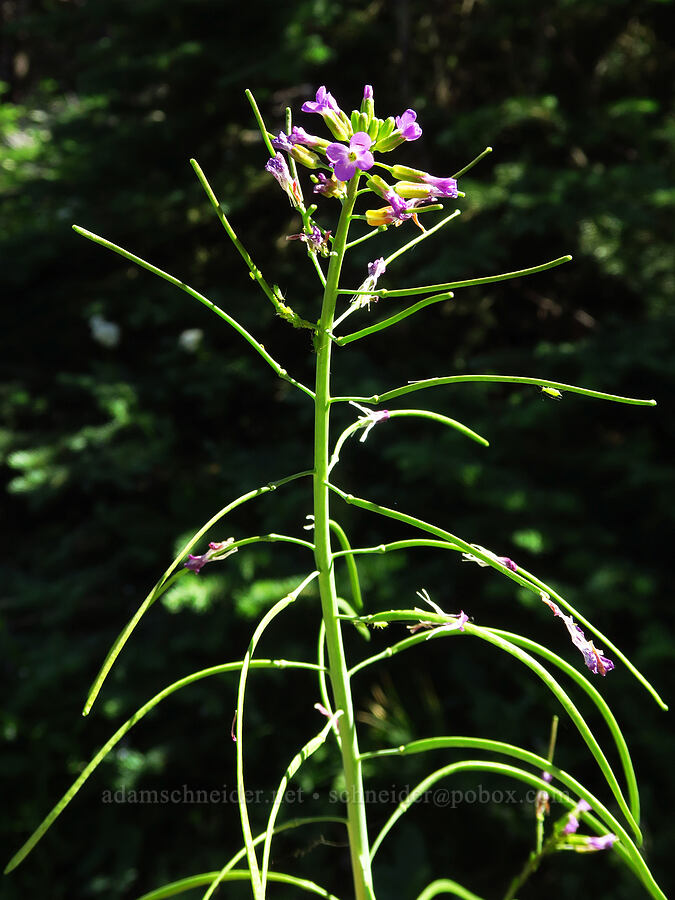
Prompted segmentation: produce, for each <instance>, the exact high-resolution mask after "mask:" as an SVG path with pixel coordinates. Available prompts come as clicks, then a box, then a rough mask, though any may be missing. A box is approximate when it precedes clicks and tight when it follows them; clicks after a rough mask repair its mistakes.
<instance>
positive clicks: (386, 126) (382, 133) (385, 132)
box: [377, 116, 396, 140]
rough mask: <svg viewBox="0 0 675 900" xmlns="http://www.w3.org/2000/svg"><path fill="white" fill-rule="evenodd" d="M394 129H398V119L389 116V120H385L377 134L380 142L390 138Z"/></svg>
mask: <svg viewBox="0 0 675 900" xmlns="http://www.w3.org/2000/svg"><path fill="white" fill-rule="evenodd" d="M394 128H396V119H395V118H394V117H393V116H389V118H388V119H385V120H384V122H382V124H381V125H380V130H379V131H378V133H377V137H378V140H384V138H388V137H389V135H390V134H391V133H392V131H393V130H394Z"/></svg>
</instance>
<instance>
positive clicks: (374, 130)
mask: <svg viewBox="0 0 675 900" xmlns="http://www.w3.org/2000/svg"><path fill="white" fill-rule="evenodd" d="M381 125H382V120H381V119H374V118H373V119H371V120H370V125H369V126H368V128H367V129H366V131H367V132H368V137H369V138H370V139H371V140H372V141H376V140H377V135H378V133H379V130H380V127H381Z"/></svg>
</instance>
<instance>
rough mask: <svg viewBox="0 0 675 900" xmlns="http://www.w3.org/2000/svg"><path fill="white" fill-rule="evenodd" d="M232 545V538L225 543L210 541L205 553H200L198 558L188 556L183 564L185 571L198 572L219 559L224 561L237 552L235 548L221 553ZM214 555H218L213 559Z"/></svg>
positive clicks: (192, 555)
mask: <svg viewBox="0 0 675 900" xmlns="http://www.w3.org/2000/svg"><path fill="white" fill-rule="evenodd" d="M233 543H234V538H233V537H231V538H228V539H227V540H226V541H211V543H210V544H209V549H208V550H207V551H206V553H202V554H201V555H200V556H195V555H194V554H192V553H190V554H189V555H188V558H187V561H186V562H185V563H183V565H184V566H185V568H186V569H190V571H191V572H200V571H201V570H202V569H203V568H204V566H205V565H206V564H207V563H209V562H217V561H218V560H219V559H225V558H226V557H227V556H231V555H232V554H233V553H236V552H237V548H236V547H235V548H234V550H230V551H229V553H223V552H222V551H223V550H224V549H225V548H226V547H229V546H230V544H233ZM216 553H219V554H220V555H219V556H218V557H217V558H216V559H214V558H213V557H214V556H215V554H216Z"/></svg>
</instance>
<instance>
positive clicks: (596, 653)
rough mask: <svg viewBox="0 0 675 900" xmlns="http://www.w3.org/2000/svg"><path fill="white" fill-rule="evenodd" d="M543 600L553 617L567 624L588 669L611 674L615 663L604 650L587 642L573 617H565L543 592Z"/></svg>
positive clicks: (596, 672)
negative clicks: (604, 653) (605, 654)
mask: <svg viewBox="0 0 675 900" xmlns="http://www.w3.org/2000/svg"><path fill="white" fill-rule="evenodd" d="M541 599H542V601H543V602H544V603H545V604H546V605H547V606H548V608H549V609H550V610H551V612H552V613H553V615H554V616H558V617H559V618H561V619H562V620H563V622H564V623H565V627H566V628H567V631H568V632H569V636H570V637H571V639H572V643H573V644H574V646H575V647H576V648H577V649H578V650H580V651H581V653H582V655H583V657H584V662H585V663H586V667H587V668H588V669H590V670H591V672H593V674H594V675H606V674H607V673H608V672H611V671H612V669H613V668H614V663H613V662H612V660H611V659H608V658H607V657H606V656H603V655H602V650H600V649H598V648H597V647H595V646H594V645H593V641H587V640H586V637H585V635H584V633H583V631H582V630H581V628H579V626H578V625H577V624H576V622H575V621H574V619H573V618H572V616H567V615H565V613H564V612H562V610H561V609H560V607H559V606H557V605H556V604H555V603H553V601H552V600H551V598H550V597H549V595H548V594H546V593H544V592H542V594H541Z"/></svg>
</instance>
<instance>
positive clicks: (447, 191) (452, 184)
mask: <svg viewBox="0 0 675 900" xmlns="http://www.w3.org/2000/svg"><path fill="white" fill-rule="evenodd" d="M422 181H423V182H424V183H425V184H429V185H431V187H432V188H433V191H432V194H431V197H434V198H435V197H456V196H457V181H456V179H454V178H436V177H435V176H434V175H424V176H423V177H422Z"/></svg>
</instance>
